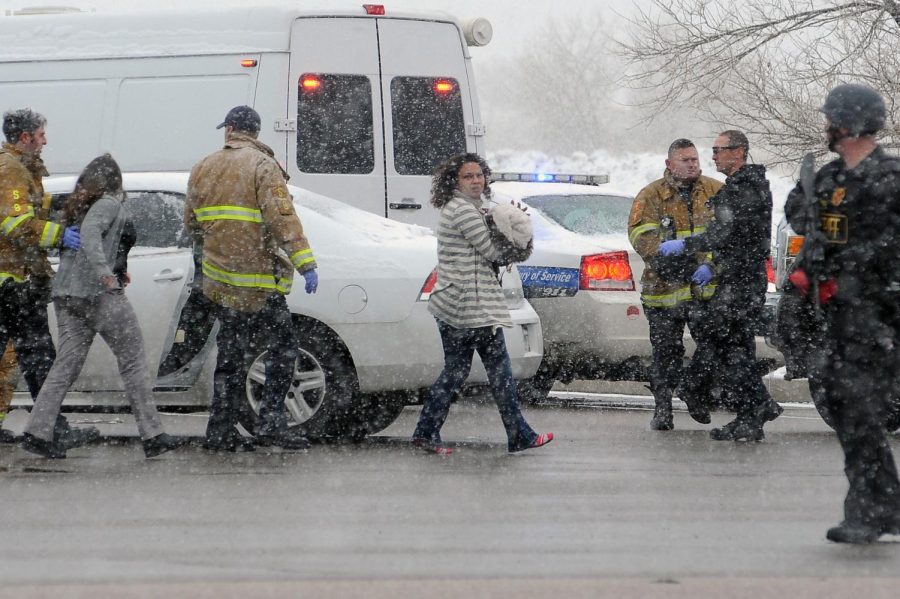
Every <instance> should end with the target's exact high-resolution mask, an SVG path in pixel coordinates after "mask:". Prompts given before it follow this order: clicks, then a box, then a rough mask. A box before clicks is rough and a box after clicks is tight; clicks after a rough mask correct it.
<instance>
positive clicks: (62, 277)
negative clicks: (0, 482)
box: [22, 154, 183, 458]
mask: <svg viewBox="0 0 900 599" xmlns="http://www.w3.org/2000/svg"><path fill="white" fill-rule="evenodd" d="M124 199H125V192H124V191H122V172H121V170H119V165H118V164H116V161H115V160H113V158H112V156H110V155H109V154H104V155H103V156H99V157H97V158H95V159H94V160H92V161H91V162H90V163H89V164H88V165H87V166H86V167H85V169H84V171H82V173H81V175H80V176H79V177H78V181H77V183H76V184H75V191H74V192H73V194H72V196H71V197H70V198H69V204H68V205H67V207H66V217H67V218H66V220H67V221H68V224H70V225H79V226H80V227H81V248H80V249H78V250H77V251H73V250H63V251H62V253H61V254H60V264H59V272H57V274H56V276H55V277H54V278H53V291H52V297H53V305H54V308H55V310H56V317H57V321H58V326H59V340H58V344H59V347H58V349H57V354H56V360H55V361H54V362H53V366H52V368H51V369H50V373H49V374H48V375H47V379H46V381H44V385H43V387H41V392H40V393H39V394H38V396H37V399H36V400H35V405H34V408H33V409H32V411H31V417H30V418H29V420H28V424H27V426H26V427H25V434H24V438H23V441H22V448H23V449H26V450H28V451H31V452H33V453H37V454H39V455H42V456H44V457H48V458H64V457H66V452H65V449H63V448H62V447H61V446H60V445H59V443H58V442H57V439H54V436H53V423H54V422H56V417H57V415H58V414H59V411H60V408H61V406H62V402H63V399H64V398H65V396H66V392H67V391H68V390H69V387H70V386H71V385H72V383H74V382H75V379H77V378H78V375H79V374H80V373H81V368H82V366H84V361H85V359H86V358H87V354H88V351H89V350H90V348H91V344H92V343H93V339H94V336H95V335H97V334H99V335H100V337H102V338H103V340H104V341H105V342H106V344H107V345H108V346H109V348H110V349H111V350H112V352H113V354H114V355H115V356H116V360H117V361H118V364H119V374H120V375H121V376H122V381H123V382H124V384H125V392H126V394H127V396H128V400H129V402H131V409H132V412H133V413H134V417H135V420H136V421H137V426H138V431H139V432H140V435H141V439H143V446H144V454H145V455H146V456H147V457H148V458H149V457H153V456H157V455H159V454H161V453H164V452H166V451H169V450H170V449H174V448H175V447H178V446H179V445H181V444H183V440H181V439H176V438H175V437H172V436H170V435H167V434H166V433H165V432H164V431H163V428H162V424H161V422H160V419H159V414H158V413H157V411H156V404H155V402H154V400H153V380H152V379H151V377H150V370H149V367H148V365H147V357H146V355H145V353H144V340H143V337H142V335H141V329H140V326H139V324H138V320H137V316H136V315H135V313H134V310H133V309H132V307H131V303H130V302H129V301H128V298H127V297H126V296H125V292H124V286H125V285H126V284H127V283H128V274H127V272H125V267H124V260H123V258H125V257H127V252H128V249H130V244H127V245H128V247H126V248H124V256H121V255H120V254H122V252H121V251H120V245H121V242H122V239H123V234H124V233H125V232H126V230H127V229H129V224H130V223H129V219H130V217H129V214H128V211H127V210H126V208H125V206H124V205H123V201H124ZM131 230H133V227H132V228H131ZM125 237H126V239H127V238H128V236H127V235H126V236H125ZM131 243H133V237H132V241H131ZM117 259H118V260H117ZM117 262H118V263H119V266H118V268H117ZM117 271H118V272H117Z"/></svg>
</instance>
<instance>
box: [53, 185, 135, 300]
mask: <svg viewBox="0 0 900 599" xmlns="http://www.w3.org/2000/svg"><path fill="white" fill-rule="evenodd" d="M124 199H125V196H124V194H119V195H113V194H106V195H104V196H103V197H101V198H100V199H99V200H97V201H96V202H94V204H93V205H92V206H91V208H90V209H89V210H88V212H87V214H86V215H85V217H84V221H83V222H82V223H81V248H79V249H78V251H72V250H67V249H64V250H62V252H60V260H59V272H57V273H56V276H55V277H53V293H52V296H53V297H66V296H69V297H83V298H91V297H94V296H96V295H99V294H101V293H103V292H104V291H106V290H107V287H106V286H105V285H104V284H103V283H102V282H101V280H100V277H102V276H110V277H111V276H114V274H113V270H112V269H113V266H114V265H115V263H116V253H117V252H118V250H119V240H120V239H121V237H122V232H123V231H124V230H125V223H126V221H127V220H128V212H127V210H126V209H125V206H124V205H123V204H122V201H123V200H124ZM117 285H118V283H117Z"/></svg>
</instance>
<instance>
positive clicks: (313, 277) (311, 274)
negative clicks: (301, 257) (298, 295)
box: [303, 269, 319, 293]
mask: <svg viewBox="0 0 900 599" xmlns="http://www.w3.org/2000/svg"><path fill="white" fill-rule="evenodd" d="M303 278H304V279H306V293H315V292H316V289H318V288H319V275H318V274H316V269H312V270H307V271H306V272H305V273H303Z"/></svg>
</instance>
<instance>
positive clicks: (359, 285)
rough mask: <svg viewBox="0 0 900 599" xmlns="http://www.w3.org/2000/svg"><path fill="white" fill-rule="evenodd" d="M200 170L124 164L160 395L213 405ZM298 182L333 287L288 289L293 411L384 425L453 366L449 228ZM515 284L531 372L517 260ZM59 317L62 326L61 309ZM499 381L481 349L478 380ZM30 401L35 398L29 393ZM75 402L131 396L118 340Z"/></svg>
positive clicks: (53, 181)
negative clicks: (441, 307)
mask: <svg viewBox="0 0 900 599" xmlns="http://www.w3.org/2000/svg"><path fill="white" fill-rule="evenodd" d="M187 180H188V175H187V173H130V174H126V175H125V177H124V188H125V191H126V192H127V200H126V202H127V206H128V208H129V210H130V211H131V213H132V215H133V217H134V220H135V226H136V230H137V239H138V240H137V244H136V246H135V247H134V248H133V249H132V251H131V254H130V255H129V261H128V270H129V274H130V275H131V284H130V285H129V286H128V287H127V289H126V293H127V294H128V297H129V299H130V300H131V302H132V304H133V305H134V309H135V312H136V313H137V316H138V319H139V321H140V325H141V330H142V333H143V336H144V343H145V346H146V350H147V356H148V358H149V359H150V361H151V368H152V369H153V370H155V371H156V372H157V379H156V384H155V395H156V399H157V403H158V404H159V405H161V406H170V407H172V406H179V407H185V408H197V409H203V408H205V406H206V405H207V404H208V402H209V399H210V397H211V394H212V388H211V385H212V373H213V368H214V366H215V359H214V355H215V351H214V350H215V332H216V327H215V320H214V318H211V317H210V316H209V314H208V312H205V311H204V310H203V309H202V303H203V302H202V297H201V298H200V299H198V296H200V294H199V293H198V291H197V289H196V288H195V285H193V283H194V282H195V270H194V255H193V251H192V248H191V243H190V239H189V237H188V235H186V233H185V231H184V224H183V210H184V197H185V190H186V188H187ZM44 185H45V189H46V191H47V192H49V193H51V194H52V195H53V196H54V198H55V203H56V204H59V203H60V202H61V201H64V200H65V197H66V196H67V195H68V194H69V193H70V192H71V191H72V189H73V188H74V185H75V177H50V178H47V179H46V180H45V183H44ZM289 189H290V192H291V194H292V196H293V198H294V205H295V208H296V210H297V213H298V215H299V216H300V219H301V221H302V222H303V226H304V229H305V232H306V234H307V237H308V238H309V241H310V244H311V245H312V248H313V251H314V252H315V256H316V260H317V263H318V271H319V275H320V285H319V289H318V292H317V293H316V294H314V295H307V294H305V293H304V292H303V286H302V285H296V284H295V285H294V290H293V291H292V292H291V293H290V294H289V295H288V298H287V300H288V305H289V307H290V309H291V312H292V314H293V319H294V326H295V327H296V329H297V339H298V342H299V346H300V357H299V358H298V360H297V363H296V368H295V371H294V378H293V383H292V386H291V389H290V391H289V392H288V396H287V398H286V405H287V408H288V410H289V412H290V415H291V417H292V419H293V422H294V424H296V425H297V426H301V427H303V429H304V432H305V433H306V434H307V435H308V436H309V437H310V438H324V437H347V436H354V437H361V436H363V435H365V434H368V433H374V432H377V431H379V430H381V429H383V428H384V427H386V426H388V425H389V424H390V423H391V422H393V420H394V419H395V418H396V417H397V416H398V415H399V413H400V411H401V410H402V409H403V407H404V406H405V405H407V404H409V403H414V402H416V401H418V396H419V393H420V392H421V390H422V389H424V388H427V387H428V386H429V385H431V383H433V382H434V380H435V379H436V378H437V376H438V374H439V373H440V371H441V369H442V368H443V365H444V356H443V351H442V347H441V341H440V337H439V335H438V331H437V326H436V324H435V321H434V318H433V317H432V316H431V314H430V313H429V312H428V310H427V299H428V295H429V293H430V288H429V287H430V286H433V284H434V281H433V278H434V277H433V276H431V275H432V273H433V271H434V268H435V265H436V263H437V251H436V244H437V242H436V239H435V237H434V235H433V233H432V232H431V230H430V229H427V228H424V227H419V226H415V225H407V224H403V223H399V222H396V221H392V220H388V219H386V218H383V217H380V216H377V215H374V214H371V213H368V212H365V211H362V210H359V209H356V208H353V207H351V206H349V205H347V204H344V203H342V202H339V201H336V200H333V199H331V198H327V197H324V196H321V195H318V194H314V193H312V192H308V191H306V190H303V189H300V188H297V187H293V186H289ZM502 286H503V289H504V293H505V295H506V298H507V304H508V306H509V308H510V315H511V317H512V321H513V324H514V326H513V327H512V328H509V329H505V330H504V334H505V338H506V344H507V347H508V348H509V353H510V357H511V359H512V367H513V373H514V376H516V377H517V378H526V377H530V376H532V375H533V374H534V373H535V371H536V370H537V367H538V365H539V364H540V361H541V355H542V349H543V346H542V337H541V325H540V321H539V319H538V316H537V314H536V313H535V311H534V310H533V309H532V307H531V306H530V305H529V304H528V302H527V301H526V300H525V298H524V297H523V292H522V287H521V285H520V283H519V278H518V276H516V273H515V271H514V270H513V271H512V272H511V273H510V274H509V276H505V277H504V278H503V280H502ZM192 290H193V291H194V293H192ZM51 308H52V306H51ZM50 318H51V331H53V333H54V335H55V333H56V323H55V317H54V315H53V312H52V309H51V314H50ZM250 322H251V323H252V321H250ZM254 347H255V345H254ZM260 352H261V350H254V351H251V353H250V355H248V356H247V364H248V366H249V375H248V377H247V380H246V390H247V395H246V397H247V401H246V403H245V406H244V408H243V413H242V417H241V422H242V424H243V425H244V426H245V427H246V428H248V429H249V430H253V429H254V423H255V420H256V415H257V414H256V411H257V407H258V401H257V396H258V394H259V392H260V389H261V386H262V383H263V382H264V380H265V368H264V366H263V358H264V355H263V354H262V353H260ZM486 381H487V377H486V375H485V372H484V368H483V366H482V365H481V362H480V360H478V358H477V357H476V359H475V362H474V364H473V368H472V373H471V375H470V378H469V383H471V384H481V383H485V382H486ZM17 401H22V402H27V401H28V400H26V399H25V394H20V395H19V397H18V398H17ZM67 403H68V404H70V405H73V404H74V405H79V404H82V405H91V406H98V405H100V406H119V405H126V402H125V398H124V392H123V386H122V382H121V379H120V377H119V373H118V368H117V366H116V362H115V359H114V358H113V356H112V354H111V352H110V351H109V349H108V348H107V347H106V345H105V344H103V343H95V344H94V345H93V346H92V348H91V352H90V354H89V356H88V359H87V362H86V363H85V366H84V369H83V370H82V373H81V376H80V377H79V378H78V380H77V381H76V382H75V384H74V385H73V386H72V388H71V392H70V393H69V395H68V399H67Z"/></svg>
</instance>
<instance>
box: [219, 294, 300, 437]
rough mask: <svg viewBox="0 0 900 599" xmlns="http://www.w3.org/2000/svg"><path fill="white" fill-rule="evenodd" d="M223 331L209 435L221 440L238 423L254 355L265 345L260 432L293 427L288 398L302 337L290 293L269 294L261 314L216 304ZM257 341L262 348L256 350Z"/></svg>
mask: <svg viewBox="0 0 900 599" xmlns="http://www.w3.org/2000/svg"><path fill="white" fill-rule="evenodd" d="M216 317H217V318H218V319H219V333H218V335H217V337H216V343H217V344H218V350H219V354H218V357H217V359H216V371H215V375H214V377H213V399H212V403H211V404H210V407H209V423H208V424H207V427H206V437H207V439H209V440H211V441H214V442H215V441H221V440H222V438H223V436H224V435H226V434H228V431H229V430H230V429H233V428H234V426H235V425H236V424H237V423H238V417H239V415H240V412H241V407H242V405H243V402H244V397H245V394H246V390H245V389H246V386H245V382H246V379H247V364H248V362H249V360H250V359H251V354H253V355H255V354H256V353H257V351H256V350H259V349H263V348H264V349H265V351H266V356H265V372H266V380H265V384H264V385H263V392H262V394H261V396H260V406H259V427H258V430H256V431H250V432H252V433H255V434H262V435H271V434H275V433H277V432H279V431H282V430H283V429H284V428H286V427H287V422H288V417H287V411H286V410H285V407H284V399H285V396H286V395H287V392H288V389H289V388H290V386H291V379H292V377H293V373H294V363H295V361H296V359H297V352H298V349H297V341H296V337H295V333H294V323H293V321H292V319H291V312H290V310H289V309H288V306H287V301H286V300H285V298H284V296H283V295H281V294H279V293H275V294H272V295H270V296H269V298H268V300H267V301H266V305H265V307H264V308H263V309H262V310H260V311H259V312H254V313H248V312H241V311H239V310H234V309H232V308H226V307H224V306H217V307H216ZM251 334H252V337H253V340H254V341H255V340H260V341H259V343H260V344H261V347H259V348H255V350H254V351H252V352H251Z"/></svg>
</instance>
